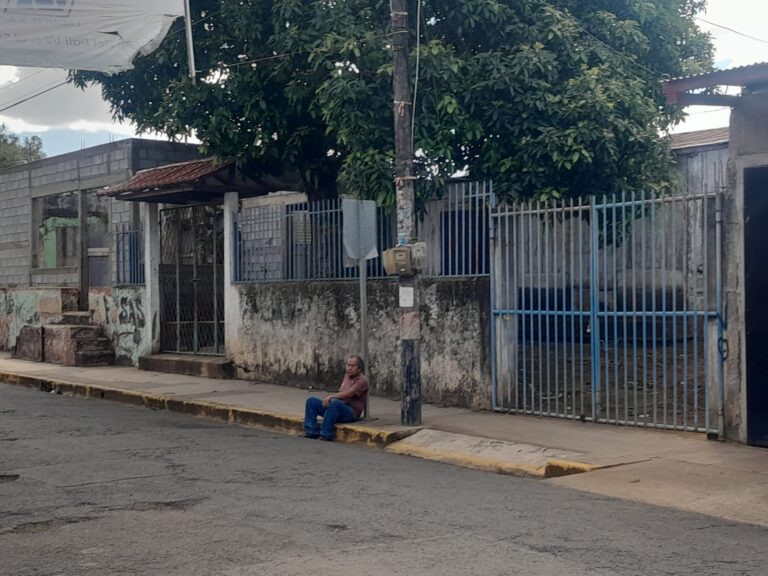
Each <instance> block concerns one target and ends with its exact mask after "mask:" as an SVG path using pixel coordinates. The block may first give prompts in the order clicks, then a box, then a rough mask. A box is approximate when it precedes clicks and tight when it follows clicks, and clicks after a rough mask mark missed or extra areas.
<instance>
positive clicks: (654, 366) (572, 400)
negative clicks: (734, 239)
mask: <svg viewBox="0 0 768 576" xmlns="http://www.w3.org/2000/svg"><path fill="white" fill-rule="evenodd" d="M720 226H721V219H720V198H719V196H717V195H715V194H714V193H713V194H701V195H695V196H694V195H681V196H668V197H652V196H632V197H629V196H626V197H621V198H617V197H614V198H609V199H594V198H593V199H591V200H583V201H577V202H573V201H572V202H569V203H558V204H549V203H535V202H530V203H519V204H503V205H500V206H498V207H496V208H495V209H494V210H493V211H492V214H491V231H492V269H491V291H492V294H491V302H492V322H491V330H492V335H491V337H492V343H493V344H492V369H493V402H494V408H495V409H497V410H503V411H510V412H521V413H528V414H537V415H544V416H555V417H559V418H570V419H577V420H588V421H593V422H609V423H617V424H630V425H636V426H649V427H659V428H673V429H678V430H691V431H707V432H712V431H718V432H720V431H721V430H720V428H721V427H722V422H718V420H717V417H716V414H717V410H710V406H713V407H715V406H718V405H719V406H722V357H721V351H722V349H723V348H724V346H721V344H722V334H723V321H722V316H721V314H720V310H721V309H722V290H721V282H720V276H721V274H720V268H721V261H720V238H721V234H720Z"/></svg>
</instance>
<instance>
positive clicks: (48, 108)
mask: <svg viewBox="0 0 768 576" xmlns="http://www.w3.org/2000/svg"><path fill="white" fill-rule="evenodd" d="M701 18H703V19H705V20H707V21H709V22H711V23H714V24H718V25H720V26H714V25H712V24H710V23H708V22H705V21H704V20H699V25H700V26H701V27H702V28H703V29H704V30H707V31H709V32H711V33H712V36H713V42H714V45H715V48H716V55H715V64H716V66H717V67H718V68H720V69H727V68H732V67H736V66H744V65H747V64H753V63H755V62H766V61H768V29H766V27H765V22H766V21H768V2H766V0H709V2H708V8H707V11H706V13H705V14H702V15H701ZM722 27H726V28H730V29H732V30H734V31H735V32H734V31H729V30H726V29H724V28H722ZM737 32H738V33H737ZM739 33H741V34H739ZM745 35H746V36H752V37H754V39H751V38H747V37H746V36H745ZM66 74H67V73H66V71H65V70H53V69H38V68H17V67H12V66H0V123H5V124H6V126H7V127H8V128H9V129H10V130H11V131H13V132H16V133H19V134H21V135H22V136H32V135H38V136H40V137H41V138H42V139H43V144H44V150H45V152H46V154H47V155H49V156H54V155H57V154H63V153H65V152H70V151H73V150H78V149H80V148H84V147H87V146H96V145H98V144H104V143H106V142H110V141H112V140H119V139H123V138H127V137H131V136H135V135H136V131H135V129H134V126H132V125H130V124H118V123H116V122H114V121H113V118H112V115H111V113H110V110H109V106H108V105H107V104H106V102H104V101H103V100H102V99H101V95H100V92H99V90H98V88H89V89H88V90H86V91H81V90H79V89H77V88H74V87H73V86H70V85H65V86H61V87H57V88H54V89H52V90H51V91H49V92H47V93H45V94H43V95H41V96H38V97H34V98H31V99H29V100H28V101H26V102H23V103H21V104H18V105H16V106H12V107H9V106H11V105H12V104H14V103H17V102H20V101H22V100H25V99H26V98H28V97H29V96H31V95H34V94H36V93H38V92H40V91H42V90H45V89H46V88H49V87H53V86H55V85H56V84H58V83H60V82H61V81H62V80H64V79H65V78H66ZM6 108H7V109H6ZM687 112H688V113H689V116H688V118H687V120H686V121H685V122H684V123H683V124H681V125H679V126H677V127H676V128H675V129H674V130H673V131H674V132H687V131H692V130H701V129H706V128H719V127H723V126H727V125H728V116H729V110H728V109H721V108H706V107H700V106H692V107H690V108H689V109H688V110H687ZM143 137H155V138H162V137H160V136H152V135H144V136H143Z"/></svg>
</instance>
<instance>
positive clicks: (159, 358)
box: [139, 354, 235, 380]
mask: <svg viewBox="0 0 768 576" xmlns="http://www.w3.org/2000/svg"><path fill="white" fill-rule="evenodd" d="M139 370H152V371H154V372H166V373H168V374H184V375H186V376H202V377H203V378H216V379H219V380H231V379H233V378H235V366H234V365H233V364H232V362H230V361H229V360H227V359H226V358H222V357H220V356H193V355H191V354H153V355H152V356H142V357H141V358H139Z"/></svg>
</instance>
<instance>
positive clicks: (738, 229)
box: [723, 94, 768, 442]
mask: <svg viewBox="0 0 768 576" xmlns="http://www.w3.org/2000/svg"><path fill="white" fill-rule="evenodd" d="M729 151H730V159H729V164H728V186H727V189H726V195H725V203H724V210H723V219H724V222H723V284H724V290H725V307H726V321H727V330H726V336H727V340H728V356H727V358H726V360H725V426H726V438H728V439H730V440H739V441H742V442H746V440H747V404H746V402H747V384H748V383H747V380H746V325H745V314H746V311H745V300H744V280H745V276H744V275H745V262H744V221H745V217H746V215H745V213H744V170H745V169H746V168H753V167H759V166H768V95H766V94H744V95H743V96H742V98H741V99H740V100H739V104H738V105H737V106H735V107H734V108H733V110H732V112H731V139H730V145H729Z"/></svg>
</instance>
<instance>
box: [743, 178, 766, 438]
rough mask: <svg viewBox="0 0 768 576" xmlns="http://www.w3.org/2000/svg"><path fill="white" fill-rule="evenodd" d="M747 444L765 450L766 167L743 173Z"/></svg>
mask: <svg viewBox="0 0 768 576" xmlns="http://www.w3.org/2000/svg"><path fill="white" fill-rule="evenodd" d="M744 215H745V222H744V252H745V254H744V259H745V261H744V264H745V271H746V277H745V286H744V289H745V322H746V340H747V345H746V354H747V374H746V376H747V390H746V393H747V442H748V443H749V444H753V445H756V446H765V447H768V296H767V295H768V250H766V246H768V225H767V224H768V167H760V168H747V169H745V170H744Z"/></svg>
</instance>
